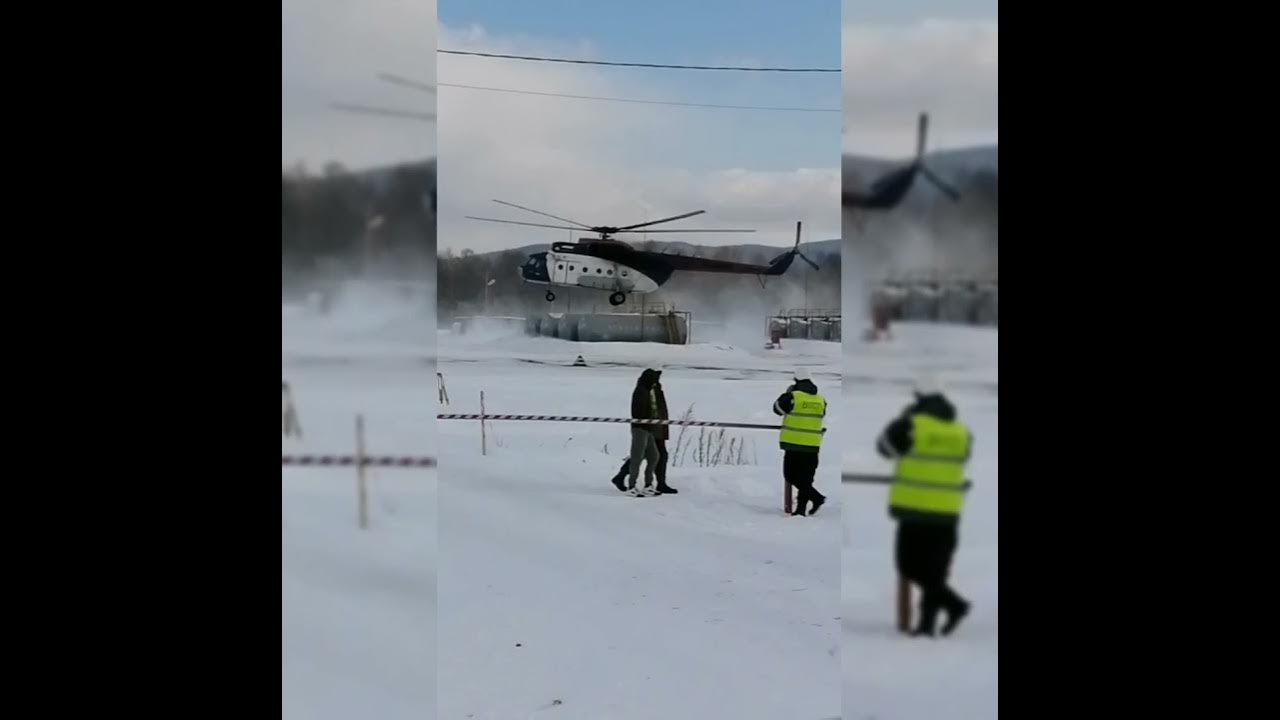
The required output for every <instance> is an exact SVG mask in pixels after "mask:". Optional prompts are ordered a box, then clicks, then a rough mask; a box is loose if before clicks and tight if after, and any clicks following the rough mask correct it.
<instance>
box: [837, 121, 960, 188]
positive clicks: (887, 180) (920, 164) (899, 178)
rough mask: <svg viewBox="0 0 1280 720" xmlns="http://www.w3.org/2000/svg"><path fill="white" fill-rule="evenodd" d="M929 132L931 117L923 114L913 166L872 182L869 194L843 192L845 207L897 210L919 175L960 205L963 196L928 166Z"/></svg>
mask: <svg viewBox="0 0 1280 720" xmlns="http://www.w3.org/2000/svg"><path fill="white" fill-rule="evenodd" d="M928 132H929V115H928V114H927V113H920V120H919V123H918V125H917V130H916V157H915V160H913V161H912V162H911V164H910V165H906V166H904V167H900V168H898V169H896V170H892V171H890V172H888V173H886V174H885V175H883V176H881V177H880V178H878V179H877V180H876V181H875V182H873V183H871V188H870V189H869V190H868V191H866V192H861V191H858V190H852V189H846V190H845V191H844V193H843V196H842V201H841V204H842V205H843V206H844V207H846V208H860V209H862V210H891V209H893V208H895V207H897V206H898V203H900V202H902V199H903V198H904V197H906V195H907V193H908V192H909V191H910V190H911V186H912V185H914V184H915V180H916V175H917V174H922V175H924V177H925V179H926V180H928V181H929V182H931V183H933V185H934V186H935V187H937V188H938V189H939V190H941V191H942V193H943V194H944V195H946V196H947V197H949V198H951V200H952V201H956V202H958V201H959V200H960V193H959V192H957V191H956V189H955V188H953V187H951V186H950V185H948V184H946V183H945V182H943V181H942V179H941V178H939V177H938V176H937V175H936V174H935V173H934V172H933V171H932V170H930V169H929V167H928V166H926V165H925V164H924V147H925V137H926V136H927V135H928Z"/></svg>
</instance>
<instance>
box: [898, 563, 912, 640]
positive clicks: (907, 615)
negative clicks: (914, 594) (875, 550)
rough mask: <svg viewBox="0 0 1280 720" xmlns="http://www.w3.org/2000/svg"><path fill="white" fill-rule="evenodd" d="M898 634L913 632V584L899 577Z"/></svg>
mask: <svg viewBox="0 0 1280 720" xmlns="http://www.w3.org/2000/svg"><path fill="white" fill-rule="evenodd" d="M898 632H904V633H909V632H911V583H909V582H907V579H906V578H904V577H902V576H901V575H899V576H898Z"/></svg>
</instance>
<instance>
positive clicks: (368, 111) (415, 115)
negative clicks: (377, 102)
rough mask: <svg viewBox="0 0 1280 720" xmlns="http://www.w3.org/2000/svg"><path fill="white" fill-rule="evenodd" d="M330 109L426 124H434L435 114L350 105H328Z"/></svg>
mask: <svg viewBox="0 0 1280 720" xmlns="http://www.w3.org/2000/svg"><path fill="white" fill-rule="evenodd" d="M329 105H330V107H332V108H333V109H335V110H341V111H343V112H349V113H357V114H360V115H382V116H384V117H399V118H409V119H410V120H424V121H426V122H435V121H436V114H435V113H423V112H413V111H412V110H390V109H386V108H378V107H373V106H371V105H355V104H352V103H330V104H329Z"/></svg>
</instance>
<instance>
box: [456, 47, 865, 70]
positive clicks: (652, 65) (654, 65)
mask: <svg viewBox="0 0 1280 720" xmlns="http://www.w3.org/2000/svg"><path fill="white" fill-rule="evenodd" d="M436 52H438V53H442V54H445V55H471V56H474V57H487V58H502V59H505V60H531V61H534V62H552V63H570V64H574V65H608V66H611V67H639V68H662V69H666V70H733V71H737V72H784V73H838V72H840V68H805V67H739V66H730V65H667V64H663V63H632V62H607V61H605V60H572V59H569V58H553V57H535V56H532V55H503V54H501V53H484V52H469V51H465V50H437V51H436Z"/></svg>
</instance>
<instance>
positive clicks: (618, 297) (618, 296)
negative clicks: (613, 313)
mask: <svg viewBox="0 0 1280 720" xmlns="http://www.w3.org/2000/svg"><path fill="white" fill-rule="evenodd" d="M626 301H627V296H626V295H624V294H623V293H620V292H616V293H614V294H612V295H610V296H609V304H610V305H613V306H615V307H616V306H618V305H621V304H622V303H624V302H626Z"/></svg>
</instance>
